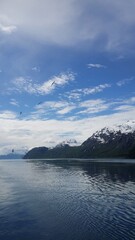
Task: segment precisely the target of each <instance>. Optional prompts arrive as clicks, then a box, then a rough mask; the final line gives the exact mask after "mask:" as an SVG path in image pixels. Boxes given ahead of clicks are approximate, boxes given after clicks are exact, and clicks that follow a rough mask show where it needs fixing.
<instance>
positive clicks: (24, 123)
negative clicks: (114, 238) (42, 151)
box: [0, 0, 135, 154]
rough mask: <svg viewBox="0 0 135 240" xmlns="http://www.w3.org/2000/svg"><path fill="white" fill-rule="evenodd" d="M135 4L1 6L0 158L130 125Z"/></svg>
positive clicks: (42, 1) (54, 0)
mask: <svg viewBox="0 0 135 240" xmlns="http://www.w3.org/2000/svg"><path fill="white" fill-rule="evenodd" d="M134 12H135V1H134V0H128V1H127V0H113V1H112V0H102V1H101V0H68V1H67V0H38V1H37V0H29V1H28V0H27V1H26V0H12V1H11V0H0V133H1V137H0V154H6V153H11V151H12V149H14V151H15V153H18V152H26V151H28V150H29V149H31V148H33V147H36V146H46V147H54V146H55V145H56V144H58V143H60V142H62V141H66V140H69V139H71V140H72V141H74V140H76V141H77V144H78V145H79V144H81V143H82V142H83V141H85V140H86V139H87V138H88V137H90V136H91V135H92V134H93V133H94V132H95V131H97V130H99V129H101V128H103V127H105V126H112V125H113V124H121V123H124V122H126V121H128V120H134V119H135V66H134V65H135V41H134V39H135V14H134Z"/></svg>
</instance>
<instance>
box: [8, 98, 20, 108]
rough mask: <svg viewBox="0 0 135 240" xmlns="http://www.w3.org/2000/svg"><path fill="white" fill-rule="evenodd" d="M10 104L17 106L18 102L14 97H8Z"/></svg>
mask: <svg viewBox="0 0 135 240" xmlns="http://www.w3.org/2000/svg"><path fill="white" fill-rule="evenodd" d="M10 104H11V105H14V106H17V107H19V103H18V102H17V101H16V100H15V99H14V98H11V99H10Z"/></svg>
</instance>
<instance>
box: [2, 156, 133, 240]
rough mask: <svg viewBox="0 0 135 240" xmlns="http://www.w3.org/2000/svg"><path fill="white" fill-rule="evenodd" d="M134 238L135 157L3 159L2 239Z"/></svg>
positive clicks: (93, 239) (107, 239)
mask: <svg viewBox="0 0 135 240" xmlns="http://www.w3.org/2000/svg"><path fill="white" fill-rule="evenodd" d="M12 239H13V240H37V239H38V240H40V239H45V240H83V239H84V240H114V239H116V240H134V239H135V161H134V160H132V161H129V160H124V161H119V160H111V161H109V160H108V161H107V160H102V161H101V160H97V161H96V160H93V161H92V160H91V161H88V160H70V159H69V160H58V159H57V160H33V161H32V160H29V161H25V160H15V161H14V160H8V161H7V160H1V161H0V240H12Z"/></svg>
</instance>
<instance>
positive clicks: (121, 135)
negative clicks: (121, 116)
mask: <svg viewBox="0 0 135 240" xmlns="http://www.w3.org/2000/svg"><path fill="white" fill-rule="evenodd" d="M64 143H65V144H64ZM108 157H109V158H116V157H118V158H135V121H127V122H126V123H125V124H121V125H114V126H113V127H104V128H102V129H101V130H99V131H96V132H95V133H94V134H93V135H92V136H91V137H89V138H88V139H87V140H86V141H84V142H83V143H82V144H81V145H79V146H70V145H69V144H67V142H63V143H62V144H59V145H57V146H56V147H54V148H51V149H49V148H46V147H37V148H33V149H31V150H30V151H29V152H28V153H27V154H26V155H25V156H24V158H26V159H27V158H28V159H29V158H108Z"/></svg>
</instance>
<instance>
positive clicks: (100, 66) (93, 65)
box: [87, 63, 106, 68]
mask: <svg viewBox="0 0 135 240" xmlns="http://www.w3.org/2000/svg"><path fill="white" fill-rule="evenodd" d="M87 66H88V68H106V66H105V65H102V64H99V63H89V64H87Z"/></svg>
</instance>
